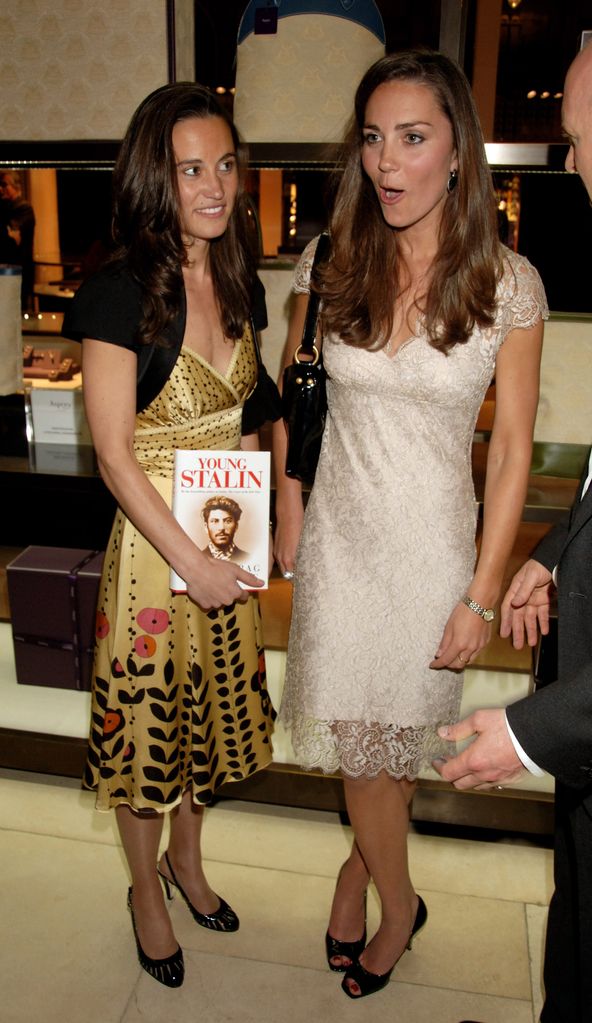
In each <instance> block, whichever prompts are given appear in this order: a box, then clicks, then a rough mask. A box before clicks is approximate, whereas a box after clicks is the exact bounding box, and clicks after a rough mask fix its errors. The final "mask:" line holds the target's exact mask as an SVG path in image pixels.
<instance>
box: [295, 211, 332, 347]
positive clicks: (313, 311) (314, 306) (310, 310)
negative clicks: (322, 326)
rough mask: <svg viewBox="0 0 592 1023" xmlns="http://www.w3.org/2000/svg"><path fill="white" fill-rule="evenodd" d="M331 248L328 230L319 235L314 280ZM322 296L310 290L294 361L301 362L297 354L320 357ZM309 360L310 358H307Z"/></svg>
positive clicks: (313, 264) (312, 270)
mask: <svg viewBox="0 0 592 1023" xmlns="http://www.w3.org/2000/svg"><path fill="white" fill-rule="evenodd" d="M330 249H331V239H330V237H329V235H328V234H327V232H326V231H323V233H322V234H321V235H320V236H319V240H318V242H317V247H316V250H315V254H314V259H313V261H312V267H311V270H310V279H311V281H312V279H313V277H314V273H315V270H316V268H317V266H318V265H319V263H321V262H323V260H325V259H326V258H327V256H328V255H329V252H330ZM320 301H321V296H320V294H319V293H318V291H310V293H309V296H308V306H307V308H306V319H305V321H304V330H303V331H302V341H301V342H300V346H299V348H298V349H297V351H296V355H295V356H294V361H295V362H299V361H300V360H299V358H297V356H300V355H305V356H307V357H308V359H313V360H314V361H315V362H316V361H317V359H318V357H319V350H320V347H319V348H317V346H316V345H315V339H316V335H317V321H318V318H319V305H320ZM307 361H308V360H307Z"/></svg>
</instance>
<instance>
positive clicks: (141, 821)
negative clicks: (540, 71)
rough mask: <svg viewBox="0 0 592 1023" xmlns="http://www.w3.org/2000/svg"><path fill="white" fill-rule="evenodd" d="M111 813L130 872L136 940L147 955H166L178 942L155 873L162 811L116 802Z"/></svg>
mask: <svg viewBox="0 0 592 1023" xmlns="http://www.w3.org/2000/svg"><path fill="white" fill-rule="evenodd" d="M115 813H116V817H117V824H118V827H119V834H120V835H121V841H122V843H123V849H124V852H125V855H126V859H127V862H128V865H129V869H130V873H131V876H132V887H133V894H132V902H133V908H134V919H135V921H136V928H137V931H138V937H139V939H140V944H141V946H142V948H143V949H144V952H145V953H146V955H147V956H150V958H151V959H166V958H167V957H168V956H170V955H173V954H174V953H175V952H176V950H177V948H178V942H177V940H176V938H175V935H174V933H173V928H172V925H171V921H170V919H169V915H168V913H167V911H166V906H165V902H164V895H163V892H162V887H161V884H160V881H159V878H158V874H157V873H156V860H157V858H158V845H159V842H160V836H161V834H162V826H163V817H162V814H159V813H154V815H150V816H147V815H144V814H142V815H140V814H137V813H135V812H134V810H132V808H131V807H130V806H118V807H117V809H116V811H115Z"/></svg>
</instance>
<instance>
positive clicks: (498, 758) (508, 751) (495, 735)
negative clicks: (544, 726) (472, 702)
mask: <svg viewBox="0 0 592 1023" xmlns="http://www.w3.org/2000/svg"><path fill="white" fill-rule="evenodd" d="M438 735H439V736H440V737H441V738H442V739H447V740H448V741H452V742H459V741H461V740H462V739H468V738H470V737H471V736H472V735H474V736H476V738H475V739H474V741H473V742H472V743H471V744H470V746H467V748H466V749H465V750H463V752H462V753H459V754H458V755H457V756H456V757H452V758H451V759H449V760H447V759H445V758H440V759H438V760H435V761H434V765H433V766H434V767H435V769H436V771H437V772H438V774H440V775H441V776H442V778H444V780H445V781H450V782H452V784H453V785H454V787H455V788H457V789H474V788H481V789H488V788H492V787H493V786H495V785H501V784H502V783H505V782H510V781H516V780H517V779H518V778H519V777H520V775H521V774H522V773H523V771H524V770H525V768H524V766H523V764H522V762H521V760H520V758H519V757H518V756H517V754H516V751H515V749H514V746H513V744H512V740H511V739H510V735H509V732H508V727H507V725H506V713H505V711H504V710H503V709H501V708H500V709H494V710H477V711H475V713H474V714H471V715H470V717H468V718H465V719H464V721H458V722H457V724H455V725H443V726H442V727H441V728H439V729H438Z"/></svg>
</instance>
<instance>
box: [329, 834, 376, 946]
mask: <svg viewBox="0 0 592 1023" xmlns="http://www.w3.org/2000/svg"><path fill="white" fill-rule="evenodd" d="M369 880H370V875H369V872H368V868H367V867H366V864H365V863H364V860H363V858H362V854H361V853H360V850H359V848H358V844H357V842H356V841H355V839H354V841H353V844H352V848H351V852H350V854H349V856H348V858H347V860H346V861H345V863H344V864H343V866H342V867H341V870H340V871H339V874H338V876H337V884H336V885H335V894H334V896H333V904H332V906H331V916H330V918H329V927H328V930H329V934H330V935H331V937H332V938H336V939H337V940H339V941H357V940H358V939H359V938H361V936H362V934H363V932H364V893H365V891H366V888H367V887H368V882H369ZM331 962H332V964H333V966H349V965H350V963H351V960H350V959H349V957H348V956H332V957H331Z"/></svg>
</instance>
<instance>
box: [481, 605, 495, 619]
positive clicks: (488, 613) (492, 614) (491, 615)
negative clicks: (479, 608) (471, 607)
mask: <svg viewBox="0 0 592 1023" xmlns="http://www.w3.org/2000/svg"><path fill="white" fill-rule="evenodd" d="M483 618H484V620H485V621H486V622H492V621H493V619H494V618H495V611H492V609H491V608H488V609H487V611H484V612H483Z"/></svg>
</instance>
